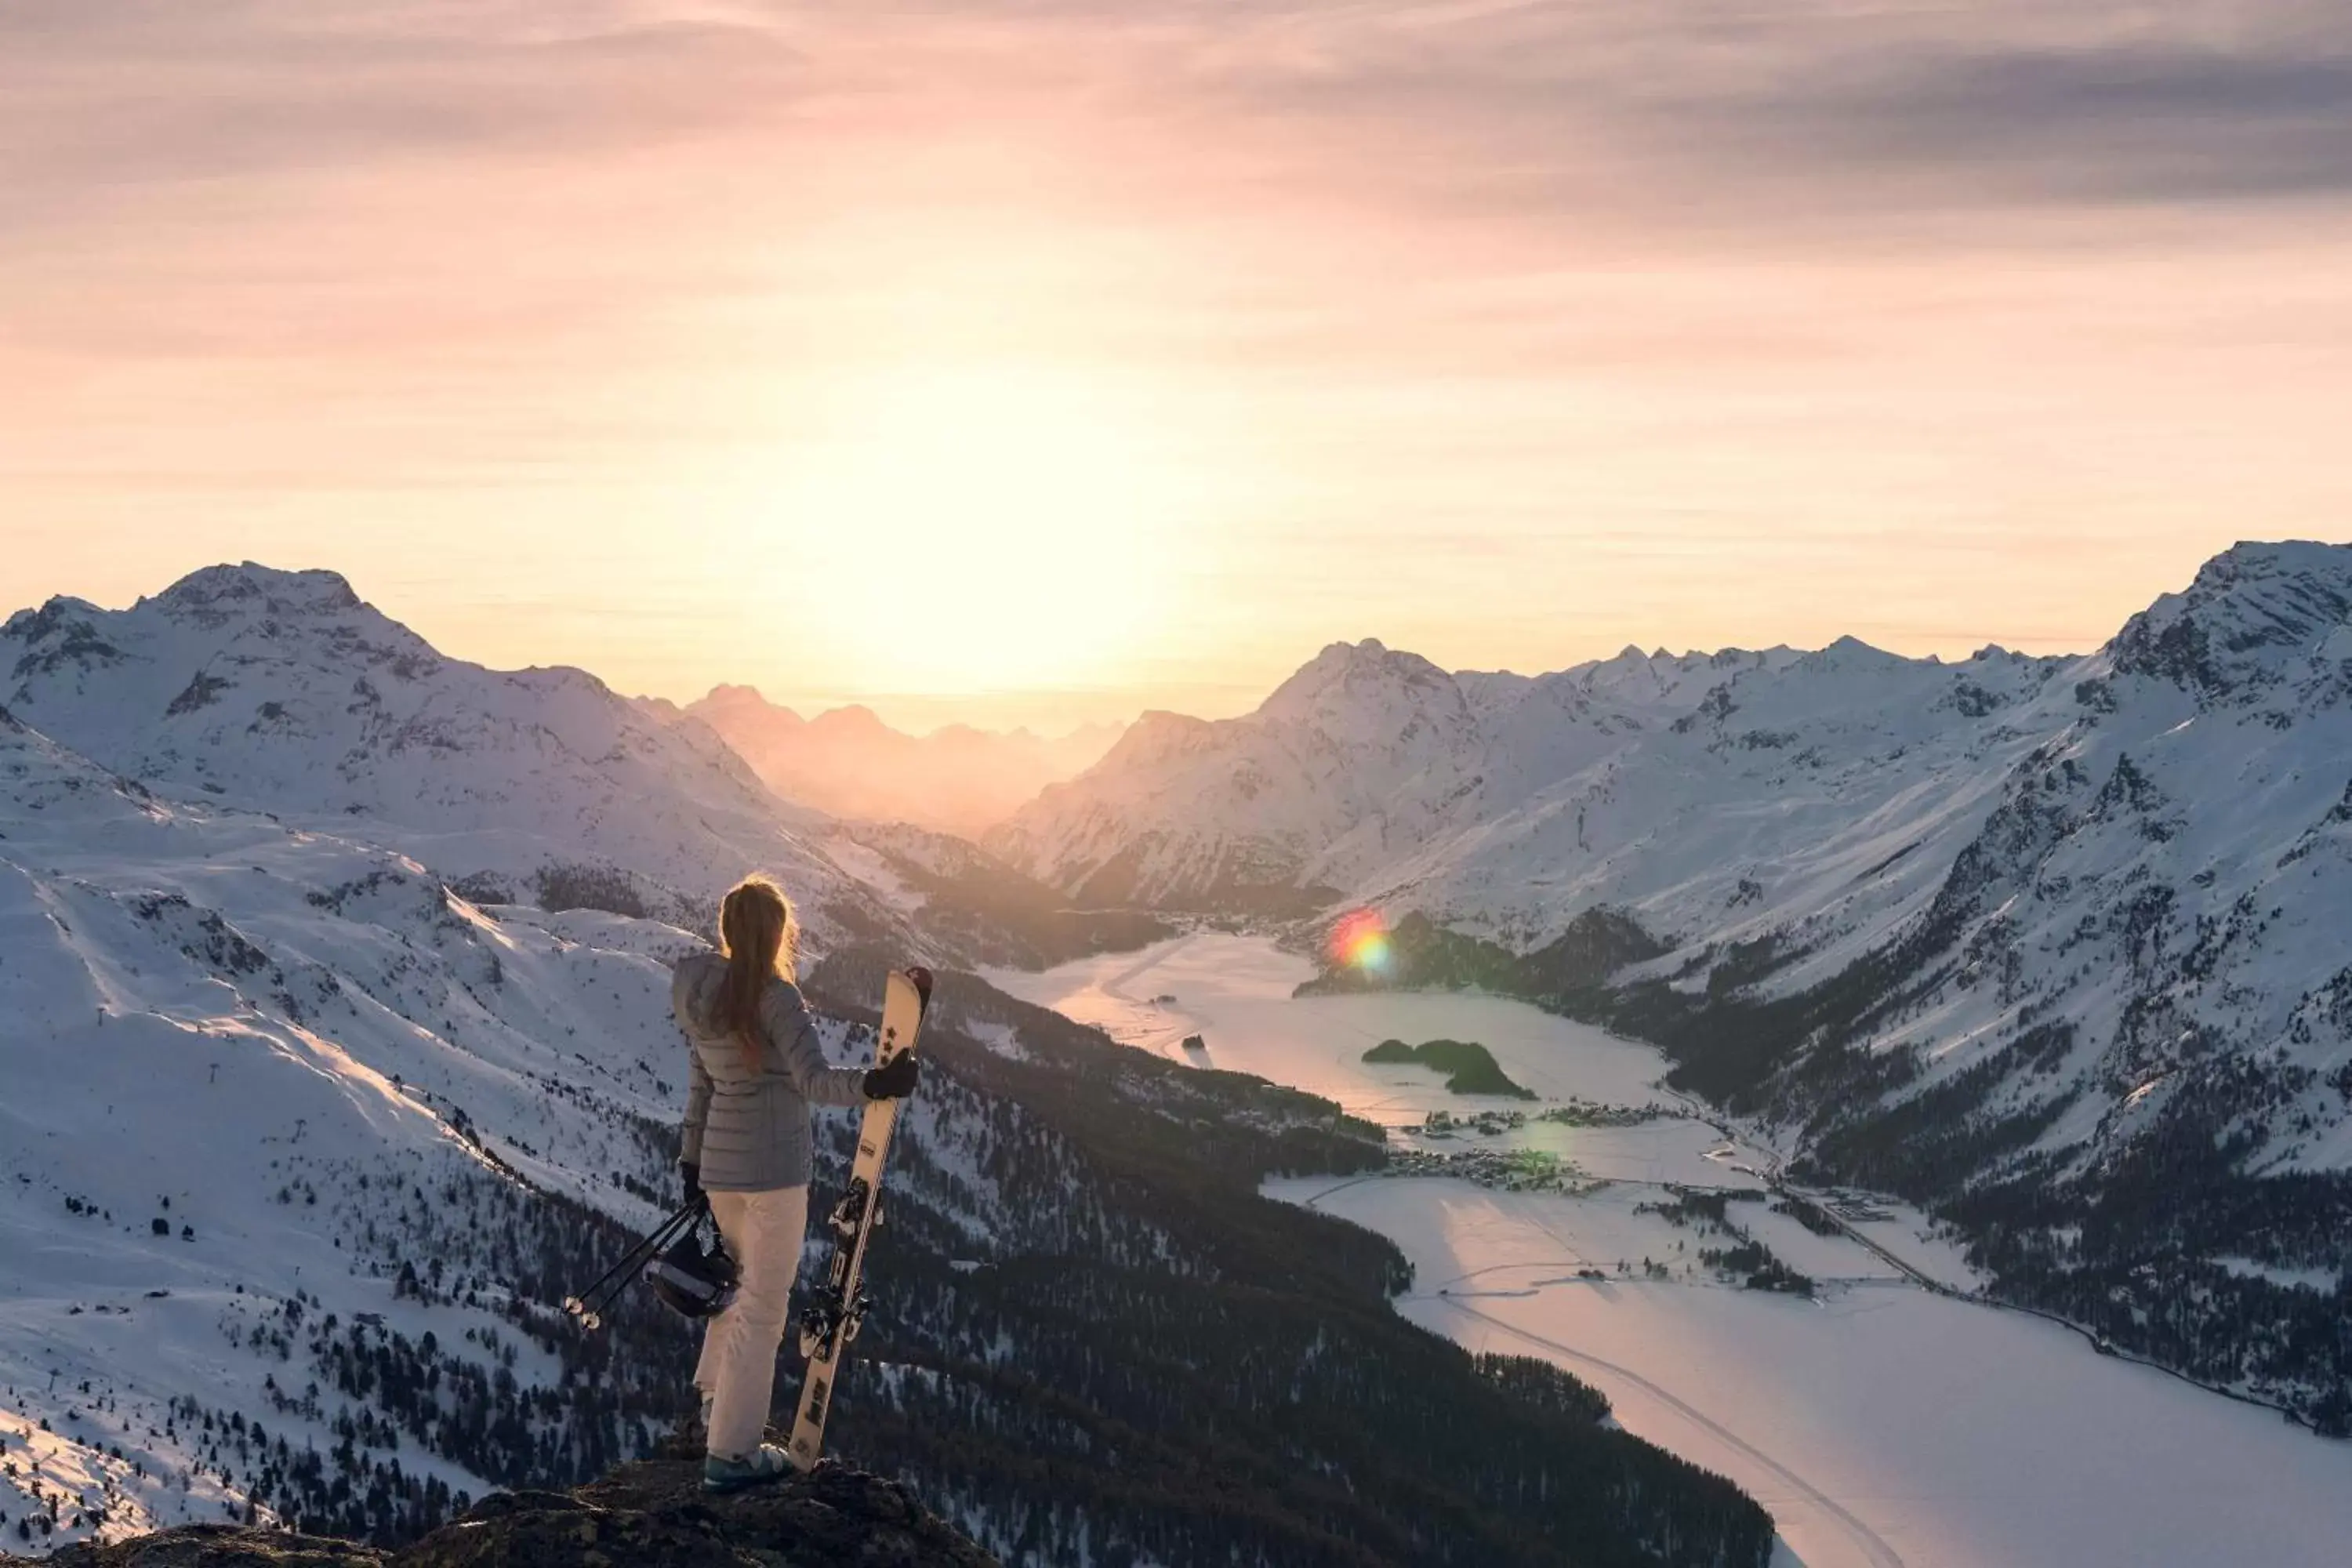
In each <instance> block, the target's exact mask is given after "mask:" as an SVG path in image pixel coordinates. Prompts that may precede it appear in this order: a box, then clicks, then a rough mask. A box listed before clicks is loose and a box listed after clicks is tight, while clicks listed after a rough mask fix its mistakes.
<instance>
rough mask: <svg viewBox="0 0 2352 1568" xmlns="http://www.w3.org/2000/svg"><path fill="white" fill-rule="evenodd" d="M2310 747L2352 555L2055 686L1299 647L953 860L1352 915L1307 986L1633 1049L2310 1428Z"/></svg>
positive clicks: (1861, 653)
mask: <svg viewBox="0 0 2352 1568" xmlns="http://www.w3.org/2000/svg"><path fill="white" fill-rule="evenodd" d="M2347 759H2352V548H2347V547H2341V546H2331V545H2325V544H2309V543H2285V544H2243V545H2240V546H2238V547H2237V548H2235V549H2232V550H2231V551H2229V552H2225V553H2224V554H2222V555H2221V556H2219V557H2217V558H2215V559H2214V560H2213V561H2211V562H2210V563H2207V565H2206V566H2205V567H2204V568H2203V569H2202V570H2201V571H2200V573H2199V574H2198V576H2197V579H2196V581H2195V583H2194V584H2191V585H2190V586H2189V588H2188V589H2186V590H2185V591H2183V592H2182V593H2179V594H2177V595H2166V596H2165V597H2164V598H2162V599H2160V600H2158V602H2157V603H2156V604H2154V605H2151V606H2150V607H2149V608H2148V609H2147V611H2145V612H2143V613H2142V614H2140V615H2137V616H2134V617H2133V618H2132V619H2131V621H2130V622H2129V623H2128V624H2127V625H2126V626H2124V627H2123V628H2122V629H2121V630H2120V631H2119V632H2118V633H2117V634H2116V637H2114V638H2113V639H2112V640H2111V641H2110V642H2109V643H2108V644H2107V645H2106V646H2105V647H2102V648H2101V649H2099V650H2098V651H2096V652H2095V653H2092V654H2089V655H2085V656H2083V657H2081V658H2025V657H2022V656H2020V655H2015V654H2011V653H2007V652H2004V651H2003V650H2001V649H1999V648H1987V649H1984V650H1983V651H1981V652H1979V654H1977V655H1976V656H1974V657H1973V658H1969V659H1967V660H1964V661H1960V662H1958V663H1954V664H1944V663H1941V662H1938V661H1937V660H1934V659H1907V658H1898V657H1896V656H1894V655H1892V654H1887V653H1884V652H1881V651H1879V650H1877V649H1874V648H1871V647H1867V646H1865V645H1863V644H1861V643H1858V642H1854V641H1853V640H1851V639H1848V640H1845V641H1842V642H1840V643H1837V644H1835V645H1833V646H1832V647H1828V648H1824V649H1822V650H1820V651H1818V652H1811V653H1805V654H1801V655H1800V654H1791V653H1789V652H1787V651H1786V650H1776V651H1774V652H1772V653H1769V654H1763V655H1749V654H1738V653H1733V654H1724V655H1715V656H1708V657H1686V658H1679V659H1676V658H1662V657H1660V656H1655V655H1652V656H1643V655H1641V654H1639V653H1638V652H1636V651H1633V650H1628V652H1627V653H1626V654H1624V655H1622V656H1621V657H1620V658H1617V659H1615V660H1611V661H1608V662H1607V663H1604V664H1600V665H1591V666H1584V667H1580V668H1577V669H1571V670H1567V671H1562V672H1560V673H1559V674H1556V675H1549V676H1542V677H1538V678H1536V679H1521V678H1517V677H1508V676H1491V675H1477V674H1464V675H1451V676H1449V675H1446V674H1445V673H1444V672H1442V671H1439V670H1436V669H1435V668H1433V667H1432V666H1430V665H1428V664H1427V663H1426V662H1425V661H1423V660H1420V659H1417V658H1412V656H1410V655H1402V654H1398V653H1394V652H1391V651H1390V650H1388V649H1385V648H1382V647H1380V646H1379V645H1377V644H1369V643H1368V644H1362V645H1359V646H1356V647H1349V646H1347V645H1339V646H1337V647H1333V648H1330V649H1327V650H1326V651H1325V652H1324V654H1323V655H1321V656H1320V657H1319V658H1317V659H1316V660H1315V661H1314V662H1313V663H1311V664H1309V665H1308V666H1307V667H1306V668H1304V669H1303V670H1301V671H1300V672H1299V674H1298V675H1297V676H1296V677H1294V678H1293V679H1292V680H1291V681H1290V682H1289V683H1287V684H1286V686H1285V687H1284V688H1283V689H1282V690H1280V691H1278V692H1276V694H1275V696H1274V697H1273V698H1271V699H1269V700H1268V701H1267V702H1266V703H1265V706H1264V707H1263V708H1261V709H1260V710H1258V711H1257V712H1256V713H1255V714H1252V715H1250V716H1249V717H1247V718H1244V719H1239V720H1233V721H1224V722H1221V723H1217V724H1203V723H1201V722H1199V721H1191V720H1181V719H1176V718H1172V717H1168V716H1157V715H1155V716H1152V717H1150V718H1148V719H1147V720H1146V721H1144V722H1142V723H1141V724H1139V725H1138V726H1137V727H1136V729H1135V730H1134V731H1131V732H1130V733H1129V736H1128V737H1127V738H1126V739H1125V740H1124V741H1123V742H1122V743H1121V744H1120V745H1119V746H1118V747H1117V748H1115V749H1114V750H1113V751H1112V752H1111V753H1110V754H1109V755H1108V756H1107V757H1106V758H1105V759H1104V761H1103V762H1102V763H1099V764H1097V766H1096V767H1095V768H1094V769H1092V770H1090V771H1089V772H1088V773H1086V774H1084V775H1081V776H1080V777H1079V778H1077V779H1076V780H1073V781H1072V782H1071V783H1069V784H1065V785H1061V786H1058V787H1056V788H1055V789H1051V790H1048V791H1046V792H1045V795H1042V796H1041V797H1040V798H1039V799H1038V800H1037V801H1036V802H1034V803H1033V804H1032V805H1030V806H1028V807H1026V808H1024V810H1023V811H1022V812H1020V813H1019V814H1018V815H1016V816H1015V817H1014V818H1013V820H1012V821H1011V822H1010V823H1008V824H1007V825H1006V826H1004V827H1003V829H1001V830H999V831H998V832H997V833H996V834H995V835H993V836H992V837H991V839H990V841H989V842H990V844H991V846H992V847H993V848H994V849H995V850H996V851H997V852H998V853H999V854H1001V855H1003V857H1004V858H1006V859H1008V860H1010V861H1011V862H1012V863H1013V864H1014V865H1015V866H1017V867H1020V868H1023V869H1024V870H1026V871H1028V872H1029V873H1030V874H1031V875H1033V876H1036V877H1038V878H1040V879H1044V880H1046V881H1049V882H1052V883H1054V884H1055V885H1057V886H1060V887H1063V888H1065V889H1069V890H1072V891H1073V892H1075V893H1077V894H1080V895H1084V894H1086V893H1088V892H1090V891H1093V890H1096V889H1105V890H1108V891H1110V892H1111V893H1112V894H1113V896H1115V897H1118V898H1122V899H1126V900H1133V901H1134V902H1136V903H1137V904H1139V905H1142V906H1144V907H1152V906H1159V907H1161V908H1192V907H1202V906H1207V907H1218V906H1224V907H1233V906H1234V905H1238V904H1243V903H1255V904H1256V905H1257V906H1258V907H1265V906H1267V905H1268V904H1271V903H1275V902H1277V901H1279V900H1283V899H1288V900H1294V902H1295V904H1297V905H1307V906H1313V907H1319V908H1320V909H1323V910H1344V909H1348V908H1350V907H1353V906H1356V905H1372V906H1376V907H1378V908H1381V909H1382V910H1385V911H1387V913H1388V914H1389V916H1390V917H1391V921H1392V922H1393V923H1395V924H1396V925H1397V927H1398V933H1397V934H1398V939H1399V940H1397V941H1396V942H1393V943H1392V948H1393V951H1394V952H1395V953H1396V955H1397V964H1396V968H1395V970H1394V971H1393V972H1392V973H1391V976H1390V977H1389V978H1388V980H1387V981H1386V982H1382V981H1381V980H1380V979H1379V978H1377V977H1365V976H1347V975H1339V976H1333V977H1331V978H1330V979H1329V980H1328V981H1327V982H1326V984H1329V985H1335V986H1344V985H1361V984H1381V983H1391V984H1479V985H1484V986H1487V987H1489V988H1493V989H1498V990H1504V991H1508V992H1512V993H1515V994H1520V995H1523V996H1528V997H1530V998H1532V999H1535V1000H1538V1001H1540V1002H1542V1003H1544V1004H1545V1005H1550V1006H1554V1007H1559V1008H1563V1009H1566V1010H1569V1011H1572V1012H1576V1013H1578V1014H1580V1015H1581V1016H1588V1017H1591V1018H1594V1019H1598V1020H1601V1021H1604V1022H1607V1023H1610V1024H1612V1025H1613V1026H1616V1027H1619V1028H1621V1029H1625V1030H1629V1031H1631V1032H1633V1033H1637V1034H1641V1035H1643V1036H1645V1037H1650V1038H1652V1039H1654V1040H1657V1041H1659V1042H1660V1043H1661V1044H1663V1045H1664V1046H1665V1047H1667V1049H1668V1050H1669V1051H1670V1052H1671V1053H1672V1054H1674V1055H1675V1057H1676V1058H1677V1060H1678V1061H1679V1062H1680V1064H1681V1065H1680V1067H1679V1068H1678V1074H1677V1076H1678V1079H1679V1081H1680V1082H1681V1083H1682V1084H1683V1085H1684V1086H1685V1087H1686V1088H1689V1089H1695V1090H1696V1091H1698V1092H1701V1093H1704V1094H1706V1095H1707V1096H1709V1097H1711V1098H1713V1099H1714V1100H1717V1101H1718V1102H1720V1103H1723V1104H1726V1105H1727V1106H1729V1107H1730V1108H1732V1109H1734V1110H1738V1111H1742V1112H1745V1113H1748V1114H1750V1115H1753V1116H1756V1117H1759V1118H1761V1119H1763V1120H1764V1121H1767V1122H1768V1123H1769V1125H1771V1126H1772V1127H1774V1128H1775V1129H1777V1130H1778V1131H1779V1132H1780V1134H1781V1135H1782V1137H1783V1138H1784V1139H1785V1140H1786V1141H1787V1142H1789V1143H1790V1145H1791V1146H1792V1147H1793V1149H1794V1150H1795V1151H1796V1152H1797V1153H1798V1155H1799V1157H1800V1163H1801V1166H1802V1167H1803V1168H1806V1169H1808V1170H1810V1171H1811V1172H1812V1173H1814V1174H1815V1175H1816V1176H1818V1177H1819V1178H1821V1179H1824V1180H1835V1181H1845V1182H1853V1183H1855V1184H1867V1185H1872V1186H1875V1187H1879V1188H1881V1189H1888V1190H1893V1191H1896V1192H1899V1193H1902V1194H1905V1195H1906V1196H1909V1197H1912V1198H1915V1199H1916V1200H1918V1201H1920V1202H1923V1203H1926V1204H1928V1205H1933V1206H1936V1207H1937V1208H1938V1209H1940V1210H1941V1211H1942V1212H1944V1213H1946V1214H1948V1215H1952V1216H1954V1217H1957V1218H1960V1219H1962V1220H1963V1221H1964V1222H1965V1223H1968V1224H1969V1225H1970V1226H1972V1227H1973V1228H1974V1230H1975V1233H1976V1234H1977V1235H1978V1236H1979V1243H1980V1246H1982V1247H1984V1248H1985V1255H1986V1258H1987V1260H1988V1261H1989V1262H1990V1264H1991V1265H1992V1266H1993V1267H1994V1268H1997V1269H1998V1270H2000V1273H2001V1275H2002V1278H2003V1280H2004V1286H2005V1288H2008V1289H2012V1290H2013V1291H2015V1292H2016V1293H2018V1294H2020V1295H2021V1296H2022V1297H2026V1298H2028V1299H2032V1300H2037V1301H2039V1302H2042V1303H2043V1304H2047V1305H2052V1306H2055V1307H2057V1308H2059V1309H2060V1310H2064V1311H2066V1312H2069V1313H2070V1314H2073V1315H2074V1316H2076V1317H2078V1318H2081V1319H2084V1320H2085V1321H2092V1322H2094V1323H2095V1324H2097V1325H2098V1326H2100V1327H2101V1328H2102V1329H2103V1330H2105V1331H2108V1332H2110V1333H2111V1334H2112V1335H2113V1336H2114V1337H2116V1338H2117V1339H2118V1340H2123V1341H2126V1342H2130V1343H2133V1344H2136V1345H2138V1346H2140V1347H2142V1348H2145V1349H2147V1350H2149V1351H2150V1352H2152V1353H2154V1354H2157V1355H2158V1356H2159V1357H2160V1358H2162V1359H2165V1360H2167V1361H2168V1362H2169V1363H2171V1364H2174V1365H2177V1366H2181V1367H2184V1368H2188V1369H2190V1370H2193V1371H2195V1372H2196V1373H2198V1374H2199V1375H2200V1376H2202V1377H2205V1378H2207V1379H2208V1380H2210V1381H2213V1382H2216V1383H2219V1384H2224V1385H2227V1386H2231V1387H2242V1388H2255V1389H2261V1390H2263V1391H2264V1392H2266V1393H2268V1394H2271V1395H2273V1396H2275V1397H2277V1398H2279V1399H2281V1400H2283V1401H2284V1402H2286V1403H2288V1404H2290V1405H2293V1406H2294V1408H2295V1409H2297V1410H2298V1411H2299V1412H2301V1413H2302V1414H2303V1415H2305V1416H2306V1417H2307V1418H2309V1419H2312V1420H2314V1421H2315V1422H2317V1423H2320V1424H2322V1425H2326V1426H2329V1427H2331V1429H2337V1428H2352V1342H2346V1341H2345V1340H2344V1339H2343V1337H2342V1335H2341V1334H2340V1332H2337V1331H2336V1330H2334V1329H2333V1328H2331V1327H2329V1326H2328V1325H2329V1324H2331V1323H2333V1322H2336V1321H2341V1318H2340V1314H2341V1312H2342V1310H2343V1305H2344V1301H2345V1296H2344V1289H2343V1287H2342V1286H2341V1285H2340V1284H2333V1283H2331V1286H2330V1287H2324V1288H2322V1289H2316V1290H2315V1289H2311V1288H2309V1286H2308V1285H2306V1284H2298V1283H2295V1281H2298V1280H2308V1279H2311V1278H2313V1277H2314V1276H2316V1277H2317V1278H2320V1279H2324V1280H2327V1281H2330V1282H2335V1281H2338V1280H2342V1279H2345V1278H2346V1274H2345V1271H2346V1270H2347V1268H2352V1240H2347V1238H2352V1174H2347V1173H2352V1000H2347V998H2352V949H2347V943H2346V934H2345V933H2346V926H2345V914H2346V911H2347V910H2352V761H2347ZM1114 884H1115V886H1114ZM2180 1300H2188V1301H2192V1302H2195V1303H2198V1305H2197V1306H2196V1307H2195V1308H2194V1309H2193V1310H2189V1311H2187V1312H2186V1313H2185V1314H2175V1315H2173V1316H2171V1317H2167V1316H2166V1315H2165V1313H2166V1312H2167V1311H2168V1310H2169V1309H2168V1308H2164V1307H2163V1306H2162V1305H2161V1303H2163V1302H2170V1301H2180ZM2331 1314H2335V1315H2334V1316H2331Z"/></svg>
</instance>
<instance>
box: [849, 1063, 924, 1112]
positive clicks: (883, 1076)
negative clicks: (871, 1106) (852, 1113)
mask: <svg viewBox="0 0 2352 1568" xmlns="http://www.w3.org/2000/svg"><path fill="white" fill-rule="evenodd" d="M922 1073H923V1069H922V1065H921V1064H920V1063H919V1062H918V1061H916V1060H915V1053H914V1052H912V1051H900V1052H899V1053H898V1055H897V1056H895V1057H892V1058H890V1059H889V1060H888V1061H887V1062H885V1063H884V1064H883V1065H882V1066H880V1067H878V1068H869V1069H868V1070H867V1071H866V1078H865V1080H864V1082H863V1084H862V1085H861V1087H862V1088H863V1089H865V1090H866V1099H868V1100H904V1099H906V1098H907V1097H908V1095H910V1094H912V1093H914V1092H915V1083H916V1080H917V1079H919V1078H921V1077H922Z"/></svg>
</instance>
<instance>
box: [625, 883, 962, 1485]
mask: <svg viewBox="0 0 2352 1568" xmlns="http://www.w3.org/2000/svg"><path fill="white" fill-rule="evenodd" d="M798 939H799V927H798V925H797V923H796V922H795V921H793V907H792V904H791V902H790V900H787V899H786V898H785V897H784V894H783V890H782V889H780V888H778V887H777V886H776V885H775V884H774V883H773V882H771V881H769V880H768V879H766V878H764V877H751V878H747V879H745V880H743V881H742V882H740V883H739V884H738V885H737V886H736V887H735V889H734V890H733V891H731V892H730V893H729V894H728V895H727V899H726V901H725V902H724V903H722V904H721V905H719V951H718V952H716V953H708V952H703V953H697V954H695V955H694V956H692V957H690V958H688V959H686V960H684V961H683V962H681V963H679V964H678V966H677V978H676V979H675V980H674V981H672V982H671V984H670V1008H671V1011H672V1012H674V1013H675V1014H677V1022H678V1027H680V1028H681V1029H683V1030H685V1031H686V1038H687V1044H688V1047H690V1049H691V1050H692V1052H693V1058H694V1061H693V1068H692V1073H691V1087H690V1088H689V1089H688V1095H687V1102H686V1139H685V1146H684V1149H683V1152H681V1153H680V1155H679V1159H678V1165H679V1170H680V1172H681V1173H682V1174H683V1175H684V1177H685V1179H686V1195H687V1197H688V1200H689V1201H691V1200H692V1199H693V1198H694V1196H695V1195H696V1194H698V1193H700V1194H707V1195H708V1196H709V1201H710V1212H711V1215H712V1217H713V1218H714V1219H716V1220H717V1221H718V1222H719V1235H720V1237H723V1238H724V1239H725V1240H726V1243H727V1250H728V1252H729V1253H730V1254H731V1255H732V1256H733V1258H734V1259H735V1262H736V1266H737V1268H739V1270H740V1279H739V1282H738V1289H737V1292H736V1296H735V1300H734V1301H733V1302H732V1303H731V1304H730V1305H729V1307H728V1308H727V1310H725V1311H723V1312H721V1313H719V1315H718V1316H717V1317H715V1318H713V1319H712V1320H711V1321H710V1322H709V1326H708V1327H707V1328H706V1329H705V1330H704V1332H703V1340H702V1359H701V1360H700V1361H699V1362H698V1363H696V1366H695V1369H694V1384H695V1387H696V1388H697V1389H698V1390H699V1391H700V1392H701V1394H702V1425H703V1429H704V1432H705V1433H706V1434H707V1441H706V1447H707V1449H708V1457H707V1458H704V1460H703V1463H702V1484H703V1487H704V1489H706V1490H709V1491H733V1490H736V1489H739V1488H741V1487H746V1486H751V1485H753V1484H754V1483H756V1482H760V1481H764V1480H771V1479H775V1478H776V1477H779V1476H781V1475H782V1474H783V1472H784V1470H785V1469H786V1468H787V1467H788V1465H789V1463H790V1461H789V1460H788V1459H787V1458H785V1455H784V1451H783V1450H782V1448H780V1447H776V1446H775V1445H774V1444H772V1443H763V1442H761V1436H763V1435H764V1434H765V1432H766V1430H767V1425H768V1409H769V1404H770V1401H771V1399H772V1396H773V1394H774V1388H775V1376H776V1347H777V1345H778V1344H779V1343H781V1342H782V1339H783V1333H784V1322H785V1319H786V1317H787V1316H788V1314H789V1309H790V1306H791V1297H792V1289H793V1277H794V1276H795V1275H797V1274H798V1273H799V1272H800V1264H801V1244H802V1241H803V1236H804V1233H805V1231H806V1229H807V1225H808V1183H809V1108H810V1107H811V1106H812V1105H837V1106H855V1105H862V1104H864V1103H865V1102H866V1101H867V1100H896V1099H901V1098H904V1097H905V1096H907V1095H909V1094H911V1093H913V1092H914V1089H915V1079H916V1075H917V1073H918V1071H919V1069H918V1068H917V1067H916V1065H915V1057H914V1054H913V1053H912V1052H908V1053H907V1054H905V1055H903V1056H900V1057H898V1058H896V1059H895V1060H893V1061H892V1062H891V1063H890V1065H889V1066H887V1067H883V1068H873V1069H872V1070H870V1071H862V1070H860V1069H858V1068H835V1067H827V1066H826V1065H825V1061H824V1054H823V1053H822V1052H821V1051H820V1050H819V1049H818V1047H817V1038H816V1028H815V1026H814V1025H813V1024H812V1023H811V1022H810V1020H809V1014H808V1007H807V1005H806V1004H804V1003H803V1001H802V1000H801V994H800V989H799V987H797V986H796V985H794V984H793V979H792V976H793V961H794V958H795V956H796V952H795V950H796V948H797V947H798V945H799V942H798Z"/></svg>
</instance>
